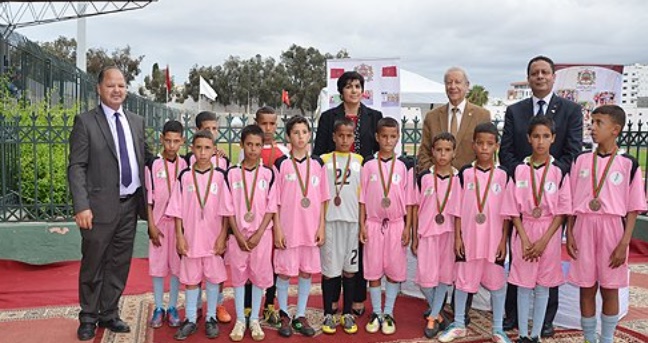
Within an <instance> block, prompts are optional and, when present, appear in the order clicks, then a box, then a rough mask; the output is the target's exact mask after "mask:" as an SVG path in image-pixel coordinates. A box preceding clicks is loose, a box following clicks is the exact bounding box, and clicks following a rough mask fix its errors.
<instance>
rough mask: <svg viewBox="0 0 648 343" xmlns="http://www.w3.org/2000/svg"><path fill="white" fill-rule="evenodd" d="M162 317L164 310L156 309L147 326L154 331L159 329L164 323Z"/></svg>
mask: <svg viewBox="0 0 648 343" xmlns="http://www.w3.org/2000/svg"><path fill="white" fill-rule="evenodd" d="M164 317H165V313H164V309H163V308H160V307H158V308H156V309H155V311H153V315H152V316H151V320H150V321H149V325H150V326H151V327H152V328H154V329H157V328H159V327H161V326H162V323H163V322H164Z"/></svg>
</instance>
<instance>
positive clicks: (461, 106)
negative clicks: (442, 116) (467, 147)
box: [448, 99, 466, 132]
mask: <svg viewBox="0 0 648 343" xmlns="http://www.w3.org/2000/svg"><path fill="white" fill-rule="evenodd" d="M454 107H455V106H453V105H452V104H451V103H448V132H451V130H452V129H451V128H450V126H452V109H453V108H454ZM456 107H457V109H458V110H459V111H457V132H459V128H460V127H461V116H462V115H463V113H464V110H465V109H466V99H463V100H462V101H461V102H460V103H459V105H457V106H456Z"/></svg>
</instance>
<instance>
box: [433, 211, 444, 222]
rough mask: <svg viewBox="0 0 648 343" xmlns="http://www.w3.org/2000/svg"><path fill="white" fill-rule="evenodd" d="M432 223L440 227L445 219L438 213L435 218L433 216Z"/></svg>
mask: <svg viewBox="0 0 648 343" xmlns="http://www.w3.org/2000/svg"><path fill="white" fill-rule="evenodd" d="M434 221H435V222H436V223H437V224H439V225H441V224H443V223H444V222H445V217H444V216H443V214H441V213H439V214H437V215H436V216H434Z"/></svg>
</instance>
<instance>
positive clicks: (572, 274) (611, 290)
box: [567, 105, 646, 343]
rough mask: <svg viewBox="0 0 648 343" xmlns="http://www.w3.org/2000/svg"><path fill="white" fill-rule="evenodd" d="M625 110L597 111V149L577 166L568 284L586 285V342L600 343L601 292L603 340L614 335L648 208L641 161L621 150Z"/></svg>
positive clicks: (583, 307) (594, 126)
mask: <svg viewBox="0 0 648 343" xmlns="http://www.w3.org/2000/svg"><path fill="white" fill-rule="evenodd" d="M625 121H626V116H625V112H624V111H623V109H622V108H621V107H619V106H615V105H604V106H601V107H598V108H597V109H595V110H594V111H593V112H592V139H593V140H594V142H595V143H597V144H598V148H597V149H596V151H594V152H591V151H589V152H584V153H582V154H581V155H579V156H578V157H577V158H576V160H575V161H574V164H573V165H572V169H571V175H570V182H571V189H572V193H573V194H572V211H573V217H570V218H569V220H568V224H567V251H568V252H569V255H570V256H571V257H572V262H571V266H570V268H569V274H568V275H567V280H568V282H570V283H572V284H574V285H576V286H578V287H580V304H581V326H582V328H583V334H584V336H585V341H586V342H590V343H594V342H596V327H597V320H596V293H597V291H598V290H599V289H600V290H601V298H603V310H602V313H601V342H602V343H609V342H612V340H613V339H614V330H615V328H616V325H617V323H618V320H619V318H618V315H619V288H622V287H627V286H628V261H627V260H628V245H629V244H630V239H631V238H632V232H633V231H634V226H635V222H636V219H637V214H638V213H639V212H643V211H646V194H645V191H644V189H645V186H644V182H643V179H642V175H643V174H642V173H641V168H640V167H639V164H638V163H637V160H636V159H635V158H634V157H632V156H630V155H626V154H624V153H623V152H622V151H620V150H619V148H618V146H617V144H616V140H617V137H618V136H619V134H620V133H621V130H623V127H624V126H625Z"/></svg>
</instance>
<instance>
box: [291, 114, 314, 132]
mask: <svg viewBox="0 0 648 343" xmlns="http://www.w3.org/2000/svg"><path fill="white" fill-rule="evenodd" d="M297 124H304V125H306V127H307V128H308V132H310V130H311V127H310V123H309V122H308V119H306V117H304V116H302V115H296V116H294V117H292V118H290V119H288V122H287V123H286V136H288V135H290V132H291V131H292V129H293V127H294V126H295V125H297Z"/></svg>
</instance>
